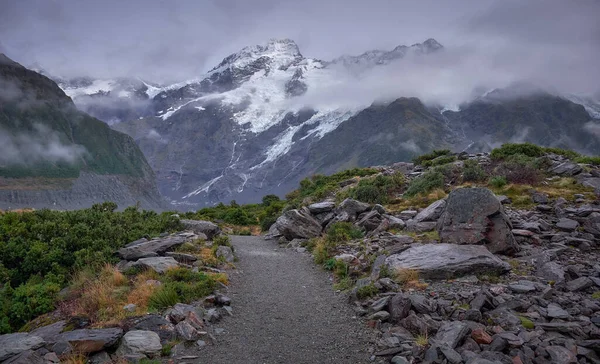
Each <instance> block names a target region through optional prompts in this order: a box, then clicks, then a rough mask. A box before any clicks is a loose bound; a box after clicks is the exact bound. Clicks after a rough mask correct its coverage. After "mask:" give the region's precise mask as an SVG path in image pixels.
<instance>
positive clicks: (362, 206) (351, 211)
mask: <svg viewBox="0 0 600 364" xmlns="http://www.w3.org/2000/svg"><path fill="white" fill-rule="evenodd" d="M369 208H370V206H369V204H367V203H364V202H360V201H356V200H353V199H351V198H347V199H345V200H344V201H342V203H341V204H340V205H339V206H338V208H337V211H338V213H340V212H346V213H347V214H348V216H349V217H350V219H351V220H350V221H354V220H356V217H357V216H358V215H359V214H362V213H363V212H365V211H367V210H368V209H369Z"/></svg>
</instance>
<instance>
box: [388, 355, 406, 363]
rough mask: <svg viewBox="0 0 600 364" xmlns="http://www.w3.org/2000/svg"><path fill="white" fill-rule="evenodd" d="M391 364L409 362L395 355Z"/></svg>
mask: <svg viewBox="0 0 600 364" xmlns="http://www.w3.org/2000/svg"><path fill="white" fill-rule="evenodd" d="M391 363H392V364H410V361H408V359H406V357H404V356H398V355H396V356H395V357H393V358H392V361H391Z"/></svg>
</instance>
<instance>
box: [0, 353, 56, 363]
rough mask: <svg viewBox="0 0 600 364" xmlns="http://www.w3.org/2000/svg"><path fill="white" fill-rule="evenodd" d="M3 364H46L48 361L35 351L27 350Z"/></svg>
mask: <svg viewBox="0 0 600 364" xmlns="http://www.w3.org/2000/svg"><path fill="white" fill-rule="evenodd" d="M55 356H56V354H55ZM2 363H3V364H46V360H44V358H43V357H42V356H41V355H40V354H39V353H37V352H35V351H33V350H26V351H23V352H21V353H19V354H18V355H15V356H13V357H11V358H10V359H8V360H5V361H3V362H2Z"/></svg>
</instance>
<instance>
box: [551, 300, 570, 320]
mask: <svg viewBox="0 0 600 364" xmlns="http://www.w3.org/2000/svg"><path fill="white" fill-rule="evenodd" d="M547 311H548V317H550V318H557V319H568V318H569V317H570V316H571V315H569V313H568V312H567V311H565V310H563V309H562V307H560V306H559V305H557V304H556V303H549V304H548V308H547Z"/></svg>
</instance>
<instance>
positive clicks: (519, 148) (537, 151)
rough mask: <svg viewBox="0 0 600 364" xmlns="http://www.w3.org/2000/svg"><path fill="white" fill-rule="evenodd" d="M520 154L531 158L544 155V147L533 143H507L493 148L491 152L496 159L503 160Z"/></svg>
mask: <svg viewBox="0 0 600 364" xmlns="http://www.w3.org/2000/svg"><path fill="white" fill-rule="evenodd" d="M518 154H521V155H524V156H527V157H530V158H537V157H541V156H542V155H544V148H542V147H540V146H538V145H535V144H531V143H520V144H514V143H507V144H502V146H501V147H500V148H495V149H493V150H492V152H491V153H490V157H491V158H492V159H495V160H503V159H506V158H508V157H510V156H514V155H518Z"/></svg>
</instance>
